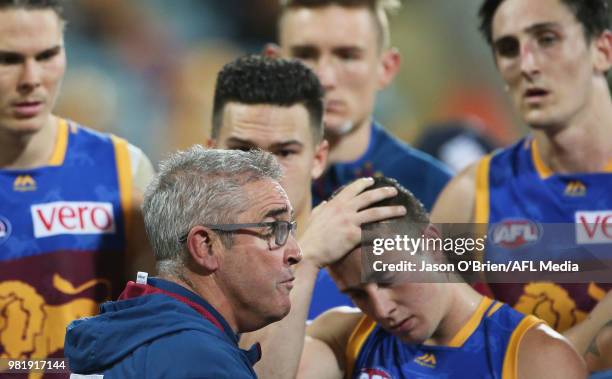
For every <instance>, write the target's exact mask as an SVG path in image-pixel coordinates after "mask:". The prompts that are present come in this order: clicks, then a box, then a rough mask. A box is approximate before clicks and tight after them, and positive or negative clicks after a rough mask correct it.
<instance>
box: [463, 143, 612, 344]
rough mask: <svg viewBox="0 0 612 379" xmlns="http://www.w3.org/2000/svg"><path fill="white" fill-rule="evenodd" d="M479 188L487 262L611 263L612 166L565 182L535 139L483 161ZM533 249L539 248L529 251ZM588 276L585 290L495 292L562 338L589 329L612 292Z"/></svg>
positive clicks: (495, 287) (498, 287)
mask: <svg viewBox="0 0 612 379" xmlns="http://www.w3.org/2000/svg"><path fill="white" fill-rule="evenodd" d="M476 183H477V184H476V187H477V188H476V207H475V221H476V223H479V224H488V226H489V239H488V241H487V244H488V246H487V251H486V254H485V258H486V259H487V260H490V261H492V262H500V261H504V260H508V259H511V258H510V257H513V258H516V259H531V258H533V259H534V260H546V259H551V260H557V261H561V262H564V261H565V260H571V261H572V262H574V261H575V262H587V263H591V264H593V262H597V259H599V260H600V262H603V260H606V259H607V260H608V262H609V259H610V258H606V256H608V257H609V256H610V247H612V233H611V232H610V231H611V230H612V229H610V227H611V226H612V162H610V163H609V164H608V165H607V167H605V168H604V170H603V171H602V172H599V173H589V174H580V173H578V174H557V173H554V172H552V171H551V170H550V169H549V168H548V167H547V166H546V165H545V164H544V162H543V161H542V159H541V158H540V155H539V152H538V146H537V144H536V142H535V139H533V138H532V137H527V138H525V139H523V140H521V141H519V142H518V143H516V144H514V145H513V146H510V147H508V148H506V149H502V150H499V151H497V152H496V153H494V154H492V155H490V156H487V157H486V158H484V159H483V160H481V161H480V163H479V165H478V168H477V180H476ZM531 243H534V244H535V243H537V245H534V246H535V247H533V248H531V250H529V248H528V245H529V244H531ZM521 249H523V250H521ZM525 251H526V252H528V254H529V255H526V254H525V253H524V252H525ZM521 254H522V255H521ZM582 275H587V276H586V279H587V280H585V281H584V282H583V283H571V284H567V283H555V282H553V281H551V280H549V281H538V280H537V279H536V280H535V281H531V282H528V283H524V284H519V283H514V284H513V283H490V284H489V285H490V288H491V291H492V293H493V295H494V296H495V298H496V299H498V300H500V301H503V302H505V303H507V304H509V305H511V306H513V307H514V308H515V309H517V310H519V311H521V312H523V313H526V314H534V315H536V316H538V317H539V318H541V319H544V320H545V321H546V322H548V324H549V325H550V326H551V327H553V328H555V329H556V330H557V331H560V332H562V331H564V330H566V329H568V328H570V327H572V326H574V325H575V324H576V323H578V322H580V321H582V320H583V319H584V318H585V317H586V315H587V314H588V312H589V311H590V310H591V309H592V308H593V307H594V306H595V304H597V302H598V301H599V300H600V299H601V298H603V297H604V296H605V294H606V292H607V291H608V290H609V289H610V288H612V286H611V285H610V284H606V283H596V282H594V281H589V280H588V271H586V272H585V273H584V274H582Z"/></svg>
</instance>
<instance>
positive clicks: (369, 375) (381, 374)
mask: <svg viewBox="0 0 612 379" xmlns="http://www.w3.org/2000/svg"><path fill="white" fill-rule="evenodd" d="M358 378H359V379H392V376H391V375H389V373H388V372H386V371H385V370H383V369H381V368H362V369H361V372H360V373H359V376H358Z"/></svg>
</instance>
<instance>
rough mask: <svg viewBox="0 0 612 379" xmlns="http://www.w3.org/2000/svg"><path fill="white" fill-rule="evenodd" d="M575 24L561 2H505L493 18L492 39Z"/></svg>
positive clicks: (575, 20)
mask: <svg viewBox="0 0 612 379" xmlns="http://www.w3.org/2000/svg"><path fill="white" fill-rule="evenodd" d="M577 22H578V21H577V19H576V17H575V16H574V14H573V12H572V11H571V9H570V8H569V7H568V6H567V5H566V4H565V3H563V1H562V0H538V1H530V0H505V1H503V2H502V3H501V4H500V6H499V7H498V8H497V10H496V12H495V15H494V16H493V24H492V37H493V40H494V41H495V40H496V39H498V38H502V37H505V36H510V35H519V34H521V33H532V32H533V31H535V30H539V29H542V28H564V27H566V26H570V25H575V24H576V23H577Z"/></svg>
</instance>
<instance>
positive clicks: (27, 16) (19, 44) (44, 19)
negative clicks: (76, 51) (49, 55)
mask: <svg viewBox="0 0 612 379" xmlns="http://www.w3.org/2000/svg"><path fill="white" fill-rule="evenodd" d="M63 27H64V21H62V20H61V19H60V17H59V16H58V15H57V13H55V11H53V10H51V9H21V8H16V9H14V8H6V9H0V50H2V51H9V52H16V53H23V54H30V53H38V52H40V51H44V50H46V49H51V48H54V47H56V46H58V45H61V44H62V40H63Z"/></svg>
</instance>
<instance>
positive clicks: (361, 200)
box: [353, 187, 397, 210]
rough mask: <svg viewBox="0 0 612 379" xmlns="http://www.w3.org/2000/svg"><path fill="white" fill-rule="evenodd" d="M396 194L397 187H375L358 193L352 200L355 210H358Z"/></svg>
mask: <svg viewBox="0 0 612 379" xmlns="http://www.w3.org/2000/svg"><path fill="white" fill-rule="evenodd" d="M396 195H397V189H395V188H393V187H383V188H376V189H373V190H368V191H365V192H362V193H360V194H359V195H358V196H357V197H355V199H354V200H353V205H354V206H356V208H355V210H360V209H363V208H367V207H369V206H370V205H372V204H375V203H378V202H379V201H381V200H385V199H388V198H390V197H394V196H396Z"/></svg>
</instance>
